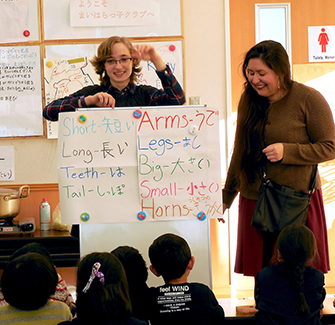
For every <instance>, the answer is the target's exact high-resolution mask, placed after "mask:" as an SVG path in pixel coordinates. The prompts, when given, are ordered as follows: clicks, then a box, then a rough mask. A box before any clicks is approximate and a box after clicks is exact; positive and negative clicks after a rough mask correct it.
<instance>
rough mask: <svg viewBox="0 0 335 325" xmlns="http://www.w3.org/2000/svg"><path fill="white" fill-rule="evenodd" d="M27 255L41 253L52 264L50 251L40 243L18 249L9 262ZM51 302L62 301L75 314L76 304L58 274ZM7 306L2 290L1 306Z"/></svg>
mask: <svg viewBox="0 0 335 325" xmlns="http://www.w3.org/2000/svg"><path fill="white" fill-rule="evenodd" d="M27 253H39V254H41V255H43V256H45V257H46V258H48V259H49V260H50V262H51V263H53V262H52V258H51V255H50V253H49V251H48V250H47V249H46V247H45V246H43V245H42V244H40V243H29V244H27V245H24V246H22V247H21V248H19V249H17V250H16V251H15V252H14V253H13V254H12V255H11V256H10V258H9V260H8V262H10V261H12V260H13V259H14V258H16V257H18V256H21V255H24V254H27ZM49 299H50V300H54V301H61V302H64V303H66V304H67V305H68V306H69V307H70V310H71V312H72V314H74V313H75V309H76V305H75V303H74V300H73V298H72V296H71V294H70V292H69V291H68V289H67V285H66V282H65V281H64V280H63V279H62V277H61V276H60V275H59V274H58V283H57V287H56V291H55V292H54V293H53V294H52V295H51V296H50V298H49ZM5 304H6V301H5V298H4V297H3V294H2V290H1V288H0V306H3V305H5Z"/></svg>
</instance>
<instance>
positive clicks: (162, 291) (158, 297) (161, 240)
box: [147, 234, 224, 325]
mask: <svg viewBox="0 0 335 325" xmlns="http://www.w3.org/2000/svg"><path fill="white" fill-rule="evenodd" d="M149 258H150V262H151V265H150V267H149V268H150V270H151V271H152V272H153V273H154V274H155V275H156V276H162V277H163V279H164V282H165V285H163V286H160V287H157V288H153V287H152V288H149V290H148V300H147V301H148V307H147V312H148V318H149V320H150V324H151V325H158V324H159V325H165V324H166V325H167V324H169V325H170V324H173V325H179V324H182V325H185V324H192V325H197V324H199V325H203V324H206V325H210V324H223V322H224V311H223V309H222V307H221V306H220V305H219V304H218V301H217V300H216V298H215V296H214V294H213V292H212V291H211V289H210V288H209V287H207V286H206V285H204V284H201V283H188V282H187V277H188V275H189V273H190V271H191V270H192V268H193V266H194V262H195V259H194V257H193V256H192V255H191V250H190V247H189V246H188V244H187V242H186V241H185V240H184V239H183V238H182V237H179V236H177V235H174V234H164V235H162V236H160V237H158V238H157V239H155V240H154V242H153V243H152V244H151V246H150V248H149Z"/></svg>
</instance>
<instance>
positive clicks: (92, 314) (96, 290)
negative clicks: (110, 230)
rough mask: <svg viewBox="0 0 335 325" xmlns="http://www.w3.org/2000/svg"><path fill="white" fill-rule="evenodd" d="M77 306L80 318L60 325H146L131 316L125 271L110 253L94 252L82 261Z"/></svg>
mask: <svg viewBox="0 0 335 325" xmlns="http://www.w3.org/2000/svg"><path fill="white" fill-rule="evenodd" d="M76 306H77V317H75V318H74V319H73V320H72V321H71V322H69V321H68V322H62V323H59V325H70V324H71V325H88V324H89V325H91V324H104V325H146V323H145V322H144V321H140V320H137V319H135V318H132V317H131V316H130V315H131V303H130V299H129V293H128V284H127V279H126V275H125V271H124V269H123V266H122V264H121V262H120V261H119V260H118V258H117V257H115V256H114V255H113V254H110V253H100V252H95V253H91V254H88V255H86V256H85V257H83V258H82V259H81V261H80V262H79V265H78V270H77V302H76Z"/></svg>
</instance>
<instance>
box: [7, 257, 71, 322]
mask: <svg viewBox="0 0 335 325" xmlns="http://www.w3.org/2000/svg"><path fill="white" fill-rule="evenodd" d="M57 282H58V276H57V271H56V269H55V267H54V265H53V264H52V263H51V262H50V260H49V259H47V258H46V257H45V256H43V255H41V254H39V253H27V254H24V255H21V256H18V257H16V258H14V259H13V260H12V261H11V262H9V263H8V264H7V265H6V266H5V268H4V270H3V273H2V277H1V287H2V292H3V295H4V298H5V299H6V301H7V303H8V304H5V305H4V306H2V307H0V324H12V323H14V322H15V323H29V324H34V325H37V324H41V325H49V324H50V325H51V324H58V323H59V322H61V321H65V320H71V319H72V315H71V312H70V309H69V307H68V306H67V305H65V304H64V303H63V302H59V301H51V300H49V298H50V296H51V295H52V294H53V293H54V292H55V290H56V286H57Z"/></svg>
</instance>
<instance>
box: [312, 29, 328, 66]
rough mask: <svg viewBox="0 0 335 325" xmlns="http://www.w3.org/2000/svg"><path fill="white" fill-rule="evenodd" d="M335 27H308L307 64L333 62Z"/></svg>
mask: <svg viewBox="0 0 335 325" xmlns="http://www.w3.org/2000/svg"><path fill="white" fill-rule="evenodd" d="M334 41H335V26H309V27H308V57H309V62H333V61H335V42H334Z"/></svg>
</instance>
